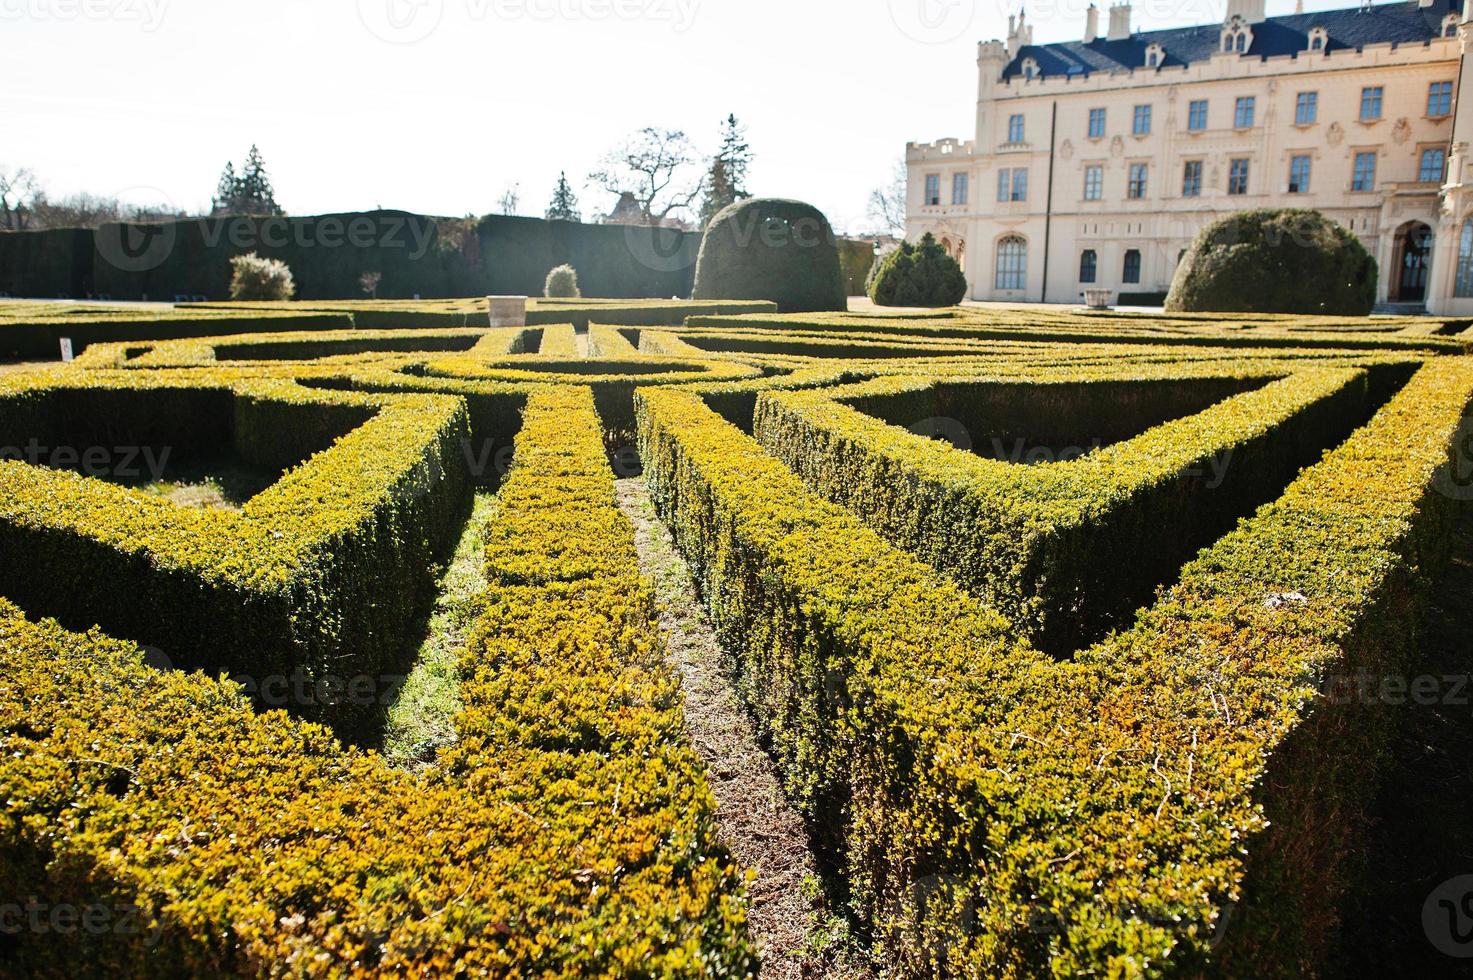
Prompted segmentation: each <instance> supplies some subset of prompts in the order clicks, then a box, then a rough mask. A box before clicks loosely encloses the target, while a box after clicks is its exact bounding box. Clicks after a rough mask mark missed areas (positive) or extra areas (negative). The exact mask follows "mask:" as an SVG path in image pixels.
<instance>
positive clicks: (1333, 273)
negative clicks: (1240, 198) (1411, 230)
mask: <svg viewBox="0 0 1473 980" xmlns="http://www.w3.org/2000/svg"><path fill="white" fill-rule="evenodd" d="M1375 302H1376V260H1375V259H1373V258H1371V256H1370V253H1368V252H1367V251H1366V250H1365V248H1364V247H1363V246H1362V245H1361V243H1360V241H1359V240H1358V239H1357V238H1356V237H1355V236H1354V235H1352V234H1351V233H1350V232H1349V231H1347V230H1345V229H1344V228H1342V227H1341V226H1339V225H1337V224H1336V223H1335V222H1333V221H1331V220H1330V219H1329V218H1326V217H1325V216H1324V215H1323V214H1320V213H1319V212H1318V211H1305V210H1295V209H1289V208H1285V209H1281V210H1271V209H1260V210H1257V211H1240V212H1239V213H1237V214H1232V215H1228V216H1227V217H1226V218H1220V219H1218V220H1217V221H1214V222H1212V224H1210V225H1208V226H1207V227H1206V228H1203V229H1202V231H1201V233H1200V234H1198V235H1197V240H1196V241H1195V242H1194V243H1192V247H1191V248H1190V249H1188V250H1187V254H1186V256H1185V257H1184V258H1183V259H1182V261H1181V264H1180V265H1179V266H1177V270H1176V276H1175V278H1174V279H1173V280H1172V282H1171V292H1170V294H1168V295H1167V297H1166V309H1167V310H1169V311H1173V312H1220V313H1331V314H1342V315H1351V316H1364V315H1366V314H1367V313H1370V312H1371V307H1372V306H1373V305H1374V304H1375Z"/></svg>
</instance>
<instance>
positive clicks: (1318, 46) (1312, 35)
mask: <svg viewBox="0 0 1473 980" xmlns="http://www.w3.org/2000/svg"><path fill="white" fill-rule="evenodd" d="M1329 43H1330V32H1329V31H1327V30H1325V29H1324V28H1323V27H1311V28H1310V29H1309V50H1311V51H1323V50H1325V48H1326V46H1328V45H1329Z"/></svg>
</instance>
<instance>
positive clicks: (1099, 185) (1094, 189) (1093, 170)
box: [1084, 163, 1105, 201]
mask: <svg viewBox="0 0 1473 980" xmlns="http://www.w3.org/2000/svg"><path fill="white" fill-rule="evenodd" d="M1104 192H1105V168H1104V166H1103V165H1101V164H1098V163H1091V164H1089V165H1088V166H1086V167H1085V168H1084V199H1085V200H1086V201H1098V200H1099V199H1100V198H1101V197H1102V196H1103V195H1104Z"/></svg>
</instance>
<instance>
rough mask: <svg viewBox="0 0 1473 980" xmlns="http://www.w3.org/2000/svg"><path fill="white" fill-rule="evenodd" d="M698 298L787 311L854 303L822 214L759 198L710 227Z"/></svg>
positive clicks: (743, 203)
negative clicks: (753, 302)
mask: <svg viewBox="0 0 1473 980" xmlns="http://www.w3.org/2000/svg"><path fill="white" fill-rule="evenodd" d="M692 298H693V299H770V300H772V301H773V302H775V303H777V305H778V308H779V309H780V310H781V311H782V312H784V313H803V312H810V311H821V310H843V309H846V308H847V306H848V300H847V298H846V297H845V289H844V277H843V274H842V272H841V271H840V267H839V249H838V244H837V241H836V240H835V238H834V231H833V229H832V228H831V227H829V221H828V219H827V218H825V217H824V216H823V212H821V211H819V210H818V209H817V208H815V207H813V206H812V205H809V204H804V203H802V202H801V201H785V200H780V199H777V198H770V197H754V198H750V199H748V200H745V201H741V202H738V203H737V204H733V205H732V206H731V207H729V208H726V209H724V210H723V211H721V213H720V214H718V215H717V216H716V217H715V219H714V220H713V221H712V222H711V226H710V227H709V228H707V229H706V236H705V238H703V239H702V240H701V254H700V257H699V258H698V259H697V261H696V284H695V292H694V293H693V294H692Z"/></svg>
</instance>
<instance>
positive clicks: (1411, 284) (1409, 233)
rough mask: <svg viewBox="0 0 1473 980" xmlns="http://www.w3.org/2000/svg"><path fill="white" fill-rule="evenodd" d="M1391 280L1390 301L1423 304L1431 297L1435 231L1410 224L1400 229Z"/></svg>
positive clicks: (1422, 225)
mask: <svg viewBox="0 0 1473 980" xmlns="http://www.w3.org/2000/svg"><path fill="white" fill-rule="evenodd" d="M1392 248H1393V250H1392V258H1391V269H1392V273H1391V281H1390V282H1389V283H1387V290H1386V298H1387V299H1388V300H1389V301H1391V302H1393V303H1421V302H1423V301H1424V300H1425V299H1426V298H1427V270H1428V269H1430V268H1431V266H1432V229H1431V228H1429V227H1427V226H1426V225H1425V224H1423V223H1422V222H1420V221H1408V222H1407V223H1406V224H1404V225H1402V226H1401V227H1400V228H1398V229H1397V230H1396V239H1395V241H1394V244H1393V246H1392Z"/></svg>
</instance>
